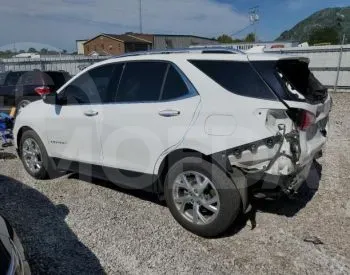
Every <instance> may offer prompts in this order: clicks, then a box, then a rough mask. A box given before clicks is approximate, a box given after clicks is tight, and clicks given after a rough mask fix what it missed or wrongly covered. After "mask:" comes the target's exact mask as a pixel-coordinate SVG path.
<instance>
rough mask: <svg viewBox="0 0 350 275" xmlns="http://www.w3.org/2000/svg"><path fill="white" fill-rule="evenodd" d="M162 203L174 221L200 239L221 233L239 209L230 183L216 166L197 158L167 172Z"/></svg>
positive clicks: (234, 189)
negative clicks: (164, 202) (167, 208)
mask: <svg viewBox="0 0 350 275" xmlns="http://www.w3.org/2000/svg"><path fill="white" fill-rule="evenodd" d="M165 199H166V202H167V205H168V207H169V210H170V212H171V213H172V215H173V216H174V218H175V219H176V220H177V221H178V222H179V223H180V224H181V225H182V226H183V227H184V228H186V229H187V230H189V231H191V232H192V233H194V234H197V235H199V236H203V237H215V236H218V235H220V234H222V233H224V232H225V231H226V230H227V229H228V228H229V227H230V226H231V225H232V224H233V222H234V220H235V219H236V218H237V216H238V214H239V212H240V209H241V199H240V195H239V192H238V190H237V188H236V186H235V184H234V183H233V182H232V180H231V179H230V178H229V177H228V176H227V175H226V174H225V173H224V172H223V171H222V170H221V169H220V168H219V167H218V166H216V165H215V164H212V163H209V162H207V161H205V160H203V159H200V158H197V157H187V158H184V159H182V160H180V161H178V162H177V163H175V164H174V165H173V166H172V167H171V168H170V170H169V172H168V175H167V177H166V180H165Z"/></svg>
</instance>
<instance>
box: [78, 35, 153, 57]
mask: <svg viewBox="0 0 350 275" xmlns="http://www.w3.org/2000/svg"><path fill="white" fill-rule="evenodd" d="M150 49H152V42H151V41H149V40H145V39H143V38H140V37H135V36H132V35H128V34H121V35H117V34H105V33H102V34H100V35H98V36H96V37H94V38H92V39H90V40H88V41H86V42H85V43H84V54H85V55H94V54H97V55H120V54H124V53H127V52H134V51H147V50H150Z"/></svg>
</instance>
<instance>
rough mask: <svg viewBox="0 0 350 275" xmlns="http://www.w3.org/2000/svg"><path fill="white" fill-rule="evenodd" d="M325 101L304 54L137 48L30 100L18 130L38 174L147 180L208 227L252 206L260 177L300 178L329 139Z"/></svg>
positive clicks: (290, 188)
mask: <svg viewBox="0 0 350 275" xmlns="http://www.w3.org/2000/svg"><path fill="white" fill-rule="evenodd" d="M330 109H331V98H330V96H329V95H328V93H327V90H326V89H325V88H324V87H323V86H322V85H321V84H320V82H319V81H318V80H317V79H316V78H315V77H314V76H313V74H312V73H310V71H309V69H308V60H307V59H304V58H298V57H287V56H281V55H269V54H251V55H249V54H248V55H247V54H244V53H241V52H238V51H232V50H225V49H202V50H201V49H192V50H181V51H165V52H158V53H156V52H153V53H135V54H133V55H129V56H123V57H118V58H112V59H109V60H107V61H103V62H100V63H97V64H94V65H92V66H90V67H88V68H87V69H85V70H84V71H82V72H81V73H79V74H78V75H77V76H75V77H74V78H72V79H71V80H70V81H69V82H68V83H66V84H65V85H64V86H63V87H62V88H60V89H59V90H58V91H57V93H54V94H47V95H45V96H44V99H43V100H41V101H38V102H34V103H32V104H30V105H28V106H27V107H26V108H25V109H23V111H22V112H21V113H20V114H19V116H18V117H17V119H16V122H15V128H14V134H15V140H16V146H17V148H18V152H19V155H20V157H21V159H22V161H23V164H24V167H25V169H26V170H27V171H28V173H29V174H30V175H32V176H33V177H35V178H37V179H45V178H49V177H50V176H51V175H53V173H54V171H56V170H67V171H74V172H78V173H82V174H87V175H91V176H94V177H98V178H105V179H106V178H107V179H108V180H110V181H112V182H114V183H116V184H118V185H121V186H123V187H127V188H133V189H147V188H151V189H152V190H153V191H154V192H157V193H158V194H159V195H160V197H161V198H163V197H164V198H165V200H166V203H167V205H168V207H169V209H170V211H171V213H172V215H173V216H174V218H175V219H176V220H177V221H178V222H179V223H180V224H181V225H182V226H183V227H185V228H186V229H188V230H190V231H191V232H193V233H195V234H198V235H201V236H206V237H211V236H217V235H220V234H222V233H223V232H225V231H226V230H227V228H228V227H230V226H231V224H232V223H233V222H234V221H235V219H236V217H237V216H238V214H239V213H240V212H241V211H243V212H246V211H247V209H249V199H248V198H250V196H249V195H250V192H252V190H256V189H257V187H258V189H259V192H263V189H264V187H263V186H262V185H261V183H262V182H264V181H268V182H272V183H274V184H275V188H276V189H277V190H279V191H281V192H283V193H286V194H291V193H293V192H296V191H297V190H298V188H299V187H300V185H301V184H302V183H303V181H304V180H305V179H306V177H307V175H308V173H309V170H310V167H311V164H312V162H313V160H314V158H315V157H317V156H318V155H319V153H320V151H321V149H322V147H323V145H324V144H325V142H326V135H327V127H328V126H327V123H328V114H329V112H330ZM250 178H254V179H256V180H255V181H254V183H253V185H252V186H248V183H247V182H248V180H247V179H250Z"/></svg>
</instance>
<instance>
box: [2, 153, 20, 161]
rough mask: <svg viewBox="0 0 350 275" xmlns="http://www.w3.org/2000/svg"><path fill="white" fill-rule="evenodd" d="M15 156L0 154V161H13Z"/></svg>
mask: <svg viewBox="0 0 350 275" xmlns="http://www.w3.org/2000/svg"><path fill="white" fill-rule="evenodd" d="M15 158H17V156H16V155H15V154H12V153H8V152H0V160H8V159H15Z"/></svg>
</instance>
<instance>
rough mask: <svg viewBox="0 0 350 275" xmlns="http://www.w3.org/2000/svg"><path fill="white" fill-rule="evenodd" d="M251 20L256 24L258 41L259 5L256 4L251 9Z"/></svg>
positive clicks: (252, 23)
mask: <svg viewBox="0 0 350 275" xmlns="http://www.w3.org/2000/svg"><path fill="white" fill-rule="evenodd" d="M249 21H250V24H251V25H253V26H254V39H255V41H254V42H257V36H256V35H257V24H258V23H259V21H260V15H259V6H255V7H253V8H250V9H249Z"/></svg>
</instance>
